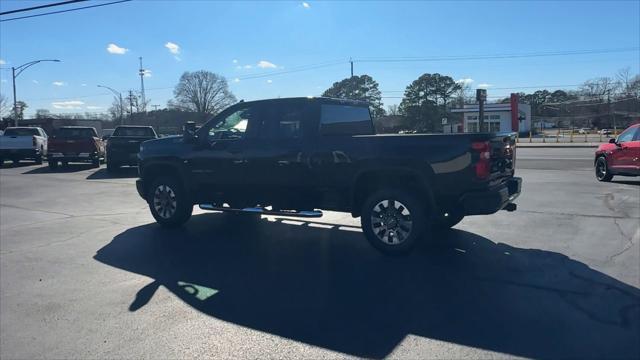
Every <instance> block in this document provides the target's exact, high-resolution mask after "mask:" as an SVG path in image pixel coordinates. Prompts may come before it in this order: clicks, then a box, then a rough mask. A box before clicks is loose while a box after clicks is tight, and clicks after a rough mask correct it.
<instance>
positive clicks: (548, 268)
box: [0, 149, 640, 359]
mask: <svg viewBox="0 0 640 360" xmlns="http://www.w3.org/2000/svg"><path fill="white" fill-rule="evenodd" d="M591 161H592V160H591V151H590V150H589V149H519V150H518V163H517V167H518V174H519V175H520V176H522V177H523V179H524V185H523V194H522V196H521V197H520V198H519V199H518V201H517V202H518V206H519V208H518V211H516V212H514V213H507V212H500V213H498V214H495V215H491V216H479V217H469V218H466V219H465V220H463V221H462V222H461V223H460V224H459V225H458V226H457V227H456V229H454V230H451V231H447V232H443V233H439V234H437V235H435V236H434V241H432V242H431V243H429V244H423V245H421V246H420V247H419V248H418V249H416V251H415V252H414V253H412V254H411V255H410V256H407V257H399V258H393V257H392V258H389V257H385V256H382V255H380V254H378V253H377V252H376V251H375V250H373V249H372V248H371V247H370V246H369V245H368V244H367V243H366V241H365V240H364V239H363V237H362V234H361V233H360V229H359V227H358V222H357V220H354V219H351V218H350V216H348V215H346V214H342V213H326V214H325V216H324V217H322V218H320V219H317V220H312V221H306V220H302V221H301V220H292V219H286V218H281V217H268V218H267V217H263V218H262V219H261V220H259V221H256V222H254V223H251V221H250V220H248V221H247V220H239V219H235V218H234V217H233V216H229V215H226V214H216V213H209V214H205V213H203V212H201V211H196V212H195V215H194V216H193V217H192V219H191V220H190V222H189V223H188V224H187V226H186V227H184V228H183V229H176V230H171V231H169V230H164V229H161V228H160V227H159V226H157V225H156V224H155V223H154V222H153V219H152V217H151V216H150V214H149V212H148V210H147V208H146V205H145V203H144V202H143V201H142V200H141V199H139V198H138V196H137V194H136V191H135V189H134V186H133V182H134V176H135V171H129V172H126V171H125V172H123V173H122V174H121V175H120V176H118V177H115V178H113V177H110V176H108V175H107V173H106V171H105V170H104V168H102V169H99V170H96V169H90V168H87V167H83V166H78V167H74V168H72V169H71V170H69V171H67V172H60V173H50V172H49V171H48V170H47V169H46V168H45V167H37V166H22V167H17V168H3V169H0V358H96V357H98V358H143V357H144V358H178V357H179V358H191V357H216V358H247V357H250V358H258V357H260V358H262V357H265V356H266V357H270V358H337V357H340V358H342V357H374V358H380V357H397V358H411V359H415V358H463V357H469V358H507V357H508V358H513V357H524V358H560V357H563V358H566V357H572V358H587V357H589V358H593V357H599V358H605V357H606V358H638V357H640V290H639V288H640V248H639V242H640V241H639V240H640V228H639V224H640V222H639V219H640V181H639V180H640V179H637V178H636V179H633V178H619V177H616V178H614V181H615V182H612V183H599V182H597V181H596V180H595V179H594V176H593V172H592V168H591Z"/></svg>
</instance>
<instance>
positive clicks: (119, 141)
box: [109, 136, 152, 153]
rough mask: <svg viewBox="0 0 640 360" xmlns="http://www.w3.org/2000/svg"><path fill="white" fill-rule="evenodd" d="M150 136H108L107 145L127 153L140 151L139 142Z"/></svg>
mask: <svg viewBox="0 0 640 360" xmlns="http://www.w3.org/2000/svg"><path fill="white" fill-rule="evenodd" d="M150 139H152V138H148V137H144V138H139V137H126V136H122V137H113V136H112V137H110V138H109V147H110V148H111V150H116V151H121V152H127V153H138V152H139V151H140V144H141V143H142V142H143V141H147V140H150Z"/></svg>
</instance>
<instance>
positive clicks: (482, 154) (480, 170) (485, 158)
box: [471, 141, 491, 179]
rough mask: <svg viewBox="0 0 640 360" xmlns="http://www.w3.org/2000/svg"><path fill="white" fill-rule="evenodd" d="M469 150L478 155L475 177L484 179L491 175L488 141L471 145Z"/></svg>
mask: <svg viewBox="0 0 640 360" xmlns="http://www.w3.org/2000/svg"><path fill="white" fill-rule="evenodd" d="M471 148H472V149H473V150H475V151H476V152H477V153H478V162H476V165H475V168H476V177H477V178H478V179H486V178H488V177H489V175H490V174H491V161H490V160H491V145H490V144H489V142H488V141H480V142H474V143H471Z"/></svg>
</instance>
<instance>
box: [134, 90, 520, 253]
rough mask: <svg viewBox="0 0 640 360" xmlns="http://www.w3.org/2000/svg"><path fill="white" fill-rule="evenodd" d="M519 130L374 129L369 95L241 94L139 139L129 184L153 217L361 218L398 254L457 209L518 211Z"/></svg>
mask: <svg viewBox="0 0 640 360" xmlns="http://www.w3.org/2000/svg"><path fill="white" fill-rule="evenodd" d="M515 150H516V148H515V134H488V133H473V134H472V133H466V134H433V135H432V134H407V135H396V134H390V135H376V134H375V130H374V127H373V122H372V120H371V117H370V113H369V107H368V104H366V103H362V102H357V101H351V100H339V99H329V98H290V99H273V100H261V101H252V102H240V103H237V104H235V105H233V106H231V107H229V108H227V109H226V110H224V111H223V112H221V113H220V114H218V115H217V116H215V117H214V118H212V119H211V120H210V121H208V122H207V123H205V124H204V125H203V126H202V127H201V128H199V129H198V130H195V127H194V126H185V132H184V135H183V136H174V137H167V138H163V139H158V140H152V141H146V142H144V143H143V144H142V146H141V148H140V154H139V174H140V179H138V180H137V182H136V186H137V190H138V193H139V194H140V196H141V197H142V198H143V199H145V200H146V201H147V202H148V204H149V208H150V210H151V213H152V215H153V216H154V218H155V219H156V221H157V222H158V223H160V224H162V225H165V226H179V225H181V224H183V223H184V222H186V221H187V220H188V219H189V217H190V216H191V212H192V210H193V205H194V204H197V205H200V208H201V209H204V210H214V211H232V212H238V213H245V214H246V213H249V214H266V215H286V216H300V217H319V216H322V212H321V211H320V210H319V209H324V210H333V211H343V212H350V213H351V214H352V216H354V217H361V224H362V230H363V232H364V234H365V235H366V237H367V239H368V240H369V241H370V243H371V244H372V245H373V246H375V247H376V248H377V249H379V250H381V251H383V252H385V253H404V252H407V251H408V250H409V249H411V248H412V246H413V245H415V243H416V242H417V241H418V239H421V238H424V237H428V236H430V234H431V231H430V230H432V229H434V228H441V229H442V228H449V227H451V226H454V225H455V224H457V223H458V222H460V220H462V218H463V217H464V216H467V215H481V214H492V213H495V212H497V211H498V210H501V209H505V210H508V211H513V210H515V209H516V205H515V204H514V203H513V200H514V199H515V198H516V197H517V196H518V195H519V194H520V188H521V179H520V178H517V177H514V170H515V156H516V153H515Z"/></svg>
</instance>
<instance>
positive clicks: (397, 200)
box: [360, 188, 429, 255]
mask: <svg viewBox="0 0 640 360" xmlns="http://www.w3.org/2000/svg"><path fill="white" fill-rule="evenodd" d="M377 219H380V221H379V222H375V221H376V220H377ZM383 219H384V220H383ZM360 222H361V224H362V231H363V232H364V235H365V236H366V238H367V240H369V243H370V244H371V245H372V246H373V247H375V248H376V249H378V250H379V251H381V252H383V253H384V254H387V255H400V254H406V253H408V252H409V251H410V250H411V249H412V248H413V247H414V246H415V245H416V243H417V242H418V241H419V240H420V239H421V238H422V236H423V235H424V234H425V233H426V231H427V230H428V228H429V226H428V221H427V212H426V210H425V207H424V205H423V204H422V203H420V201H419V200H418V197H417V196H415V194H410V193H408V192H405V191H403V190H399V189H395V188H385V189H381V190H379V191H376V192H375V193H373V194H371V195H370V196H369V197H368V198H367V199H366V200H365V202H364V204H363V206H362V215H361V217H360Z"/></svg>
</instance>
